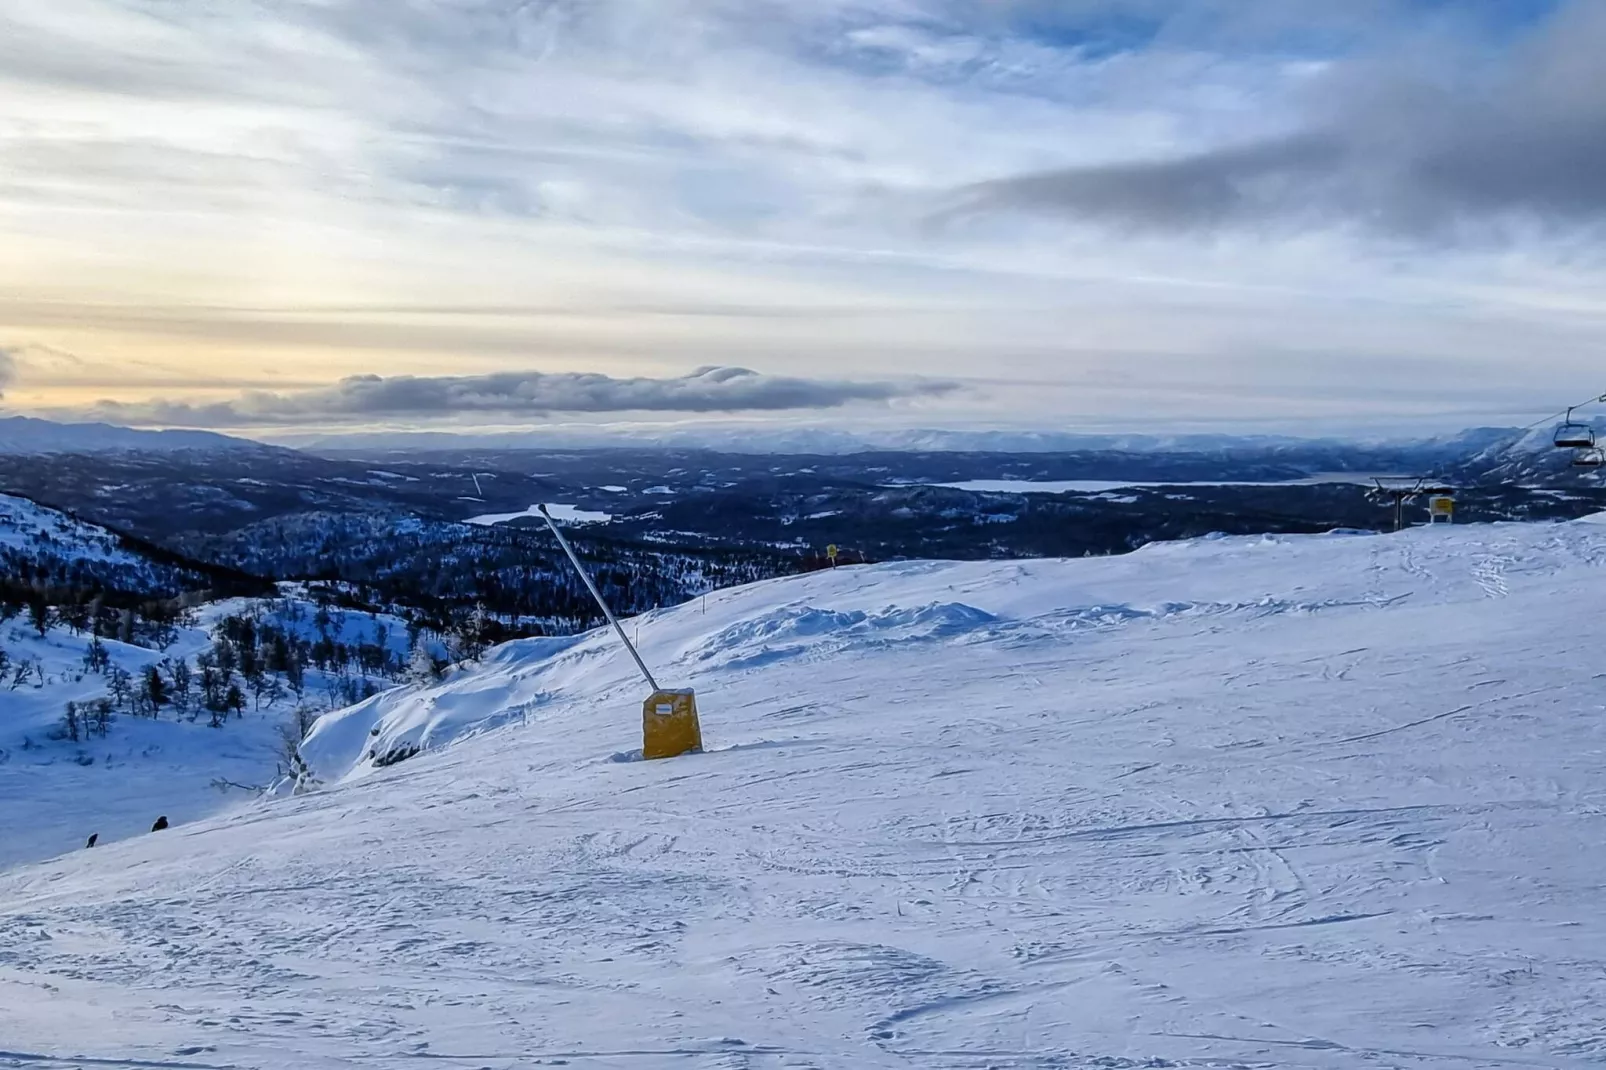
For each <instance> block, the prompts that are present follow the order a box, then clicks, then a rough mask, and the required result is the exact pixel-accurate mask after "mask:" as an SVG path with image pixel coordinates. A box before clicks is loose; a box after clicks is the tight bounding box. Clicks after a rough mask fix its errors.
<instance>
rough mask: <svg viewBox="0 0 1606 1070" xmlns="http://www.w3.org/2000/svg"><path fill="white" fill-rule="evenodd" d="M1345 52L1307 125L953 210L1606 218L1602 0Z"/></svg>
mask: <svg viewBox="0 0 1606 1070" xmlns="http://www.w3.org/2000/svg"><path fill="white" fill-rule="evenodd" d="M1490 48H1491V46H1489V45H1487V44H1485V45H1483V46H1481V48H1480V47H1478V46H1474V45H1471V44H1466V43H1463V44H1462V45H1461V46H1459V49H1457V48H1452V47H1450V46H1445V47H1444V49H1443V50H1442V51H1441V52H1439V53H1438V54H1428V53H1426V52H1424V51H1421V50H1417V51H1411V50H1402V54H1401V55H1399V56H1397V57H1394V58H1392V59H1390V60H1383V59H1378V58H1372V59H1367V60H1363V59H1356V60H1351V61H1347V62H1345V63H1341V64H1339V65H1338V66H1337V67H1336V68H1335V69H1334V70H1333V71H1331V72H1329V73H1328V74H1326V75H1323V76H1321V77H1320V78H1319V79H1318V80H1317V82H1316V83H1315V84H1314V85H1313V86H1312V87H1311V95H1310V100H1309V103H1308V106H1307V107H1306V108H1305V115H1306V120H1305V123H1304V125H1303V127H1302V128H1300V129H1297V130H1295V131H1293V132H1291V133H1289V134H1287V135H1285V136H1281V137H1275V138H1267V139H1264V140H1260V141H1255V142H1250V143H1247V144H1238V145H1229V146H1224V147H1220V148H1217V149H1213V150H1210V151H1206V152H1200V153H1197V154H1194V155H1187V156H1180V157H1175V158H1171V159H1161V160H1151V161H1139V162H1132V163H1121V164H1112V165H1109V166H1099V167H1081V168H1070V169H1065V170H1058V171H1048V172H1042V173H1038V174H1028V175H1020V176H1016V177H1011V178H1006V179H1002V180H999V181H994V182H988V183H983V184H980V185H977V186H972V187H970V188H968V189H966V190H964V191H963V192H962V197H961V204H960V207H959V208H958V209H957V210H956V211H955V212H953V213H951V215H953V216H959V217H963V216H966V215H979V214H990V213H996V212H999V211H1027V212H1046V213H1056V214H1062V215H1066V216H1069V217H1073V218H1078V219H1083V220H1088V221H1094V222H1102V223H1107V224H1113V225H1117V226H1128V227H1139V228H1145V229H1148V228H1153V229H1177V228H1212V227H1222V226H1257V225H1300V224H1312V225H1321V224H1330V223H1334V222H1338V223H1347V224H1351V225H1355V226H1358V227H1361V228H1365V229H1367V230H1369V231H1373V232H1379V233H1384V234H1388V235H1393V236H1401V237H1417V238H1420V237H1433V238H1440V239H1449V238H1462V237H1475V236H1479V235H1489V234H1493V233H1496V232H1497V231H1498V230H1499V229H1500V228H1509V227H1511V226H1513V225H1516V226H1539V227H1544V228H1548V229H1572V228H1578V227H1582V226H1592V225H1598V224H1601V223H1606V3H1601V2H1599V0H1575V2H1573V3H1570V4H1567V5H1565V6H1564V7H1563V8H1562V9H1561V10H1560V11H1558V12H1557V13H1556V14H1555V15H1553V16H1552V17H1551V18H1550V19H1549V21H1548V22H1546V23H1545V24H1544V25H1542V26H1540V27H1538V28H1537V29H1535V30H1533V31H1531V32H1530V35H1529V36H1527V37H1525V38H1521V39H1519V40H1516V41H1514V42H1512V43H1510V44H1509V45H1507V46H1505V47H1503V48H1501V49H1497V50H1495V51H1493V52H1490V51H1489V49H1490Z"/></svg>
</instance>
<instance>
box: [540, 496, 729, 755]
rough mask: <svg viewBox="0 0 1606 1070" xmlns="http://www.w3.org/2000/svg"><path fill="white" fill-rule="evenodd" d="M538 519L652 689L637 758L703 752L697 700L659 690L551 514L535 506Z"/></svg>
mask: <svg viewBox="0 0 1606 1070" xmlns="http://www.w3.org/2000/svg"><path fill="white" fill-rule="evenodd" d="M539 508H540V510H541V515H542V516H543V517H544V518H545V519H546V526H547V527H549V528H551V529H552V534H553V535H554V536H556V537H557V540H558V545H559V546H561V547H563V552H564V553H565V554H568V555H569V563H570V564H572V565H573V566H574V570H575V571H576V572H578V573H579V574H580V579H581V581H582V582H584V583H585V585H586V590H588V591H590V592H591V597H592V598H595V599H596V600H597V605H598V606H600V607H601V609H602V615H603V616H604V617H607V618H608V623H609V624H611V625H613V630H614V631H615V632H617V633H618V635H619V641H620V642H622V643H623V644H624V645H625V649H626V650H628V651H630V656H631V658H633V659H634V660H635V662H636V668H638V669H640V670H641V675H642V678H643V679H645V680H646V681H647V686H648V687H650V688H652V694H651V695H649V696H648V697H647V701H646V702H644V703H642V706H641V756H642V757H643V758H674V757H676V756H677V755H681V754H687V753H691V752H694V751H700V750H702V749H703V729H702V725H701V724H700V723H699V722H698V720H697V696H696V694H694V693H693V691H692V689H691V688H689V687H688V688H681V689H675V688H662V687H659V686H658V681H657V680H654V679H653V678H652V672H651V671H650V670H648V668H647V663H646V662H644V661H642V660H641V655H640V654H639V653H637V652H636V647H635V644H633V643H632V642H631V641H630V637H629V636H627V635H625V630H624V629H623V628H621V627H620V626H619V621H618V619H617V618H616V617H614V615H613V610H611V609H609V608H608V603H607V601H606V600H604V599H603V597H602V592H601V591H599V590H597V585H596V584H595V583H593V582H591V574H590V573H589V572H587V571H586V568H585V566H584V565H582V564H581V563H580V558H579V556H578V555H577V554H576V553H575V552H574V547H573V546H570V545H569V540H568V539H566V538H564V536H563V532H562V531H560V530H559V529H558V525H557V522H556V521H554V520H553V519H552V514H551V513H549V512H547V508H546V506H544V505H542V506H539Z"/></svg>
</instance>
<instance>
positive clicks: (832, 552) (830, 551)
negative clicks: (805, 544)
mask: <svg viewBox="0 0 1606 1070" xmlns="http://www.w3.org/2000/svg"><path fill="white" fill-rule="evenodd" d="M836 554H837V548H836V543H832V544H831V545H830V546H827V547H826V548H825V556H826V557H828V558H829V559H830V561H831V566H832V567H833V568H835V567H836Z"/></svg>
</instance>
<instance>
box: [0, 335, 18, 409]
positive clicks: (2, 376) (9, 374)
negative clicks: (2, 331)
mask: <svg viewBox="0 0 1606 1070" xmlns="http://www.w3.org/2000/svg"><path fill="white" fill-rule="evenodd" d="M16 381H17V357H16V354H15V352H14V351H13V350H10V349H7V348H5V347H3V346H0V398H4V397H5V396H6V388H7V387H9V386H10V385H11V384H12V383H14V382H16Z"/></svg>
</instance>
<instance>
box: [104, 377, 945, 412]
mask: <svg viewBox="0 0 1606 1070" xmlns="http://www.w3.org/2000/svg"><path fill="white" fill-rule="evenodd" d="M956 389H958V387H957V385H956V384H954V383H950V382H942V381H934V380H916V381H909V382H900V383H892V382H848V381H842V380H827V379H801V378H793V377H789V376H782V375H765V374H762V373H760V372H755V371H750V370H748V369H746V368H717V367H710V368H699V369H698V370H697V371H695V372H692V373H691V374H690V375H685V376H680V377H678V378H672V379H647V378H634V379H616V378H613V377H610V376H607V375H600V374H594V373H579V372H561V373H545V372H501V373H495V374H490V375H468V376H411V375H398V376H390V377H385V376H379V375H355V376H351V377H349V378H347V379H343V380H341V381H340V382H339V383H338V384H336V385H334V386H332V387H328V388H326V389H321V390H309V391H304V392H300V393H272V392H268V391H247V392H245V393H243V394H241V395H240V396H239V397H238V398H236V399H234V400H230V401H219V402H210V403H192V402H186V401H177V400H164V399H155V400H151V401H145V402H135V403H124V402H116V401H102V402H100V403H98V404H97V405H95V406H94V407H93V408H92V410H90V411H89V412H88V413H87V414H81V415H90V416H92V417H94V418H96V419H103V420H111V421H114V422H117V423H124V424H132V425H136V426H143V425H160V426H164V427H172V426H178V427H268V426H293V425H298V424H315V423H323V422H329V421H342V420H363V421H376V420H387V419H406V420H418V419H445V418H450V417H465V416H496V417H503V418H514V419H518V418H537V417H545V416H547V415H549V414H551V413H585V414H598V413H623V412H658V413H663V412H673V413H731V412H758V411H769V412H774V411H781V410H796V409H830V408H838V407H840V406H843V405H847V404H850V403H852V402H861V401H862V402H887V401H892V400H895V399H898V398H910V397H921V396H932V395H938V394H946V393H950V392H952V391H954V390H956Z"/></svg>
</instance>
